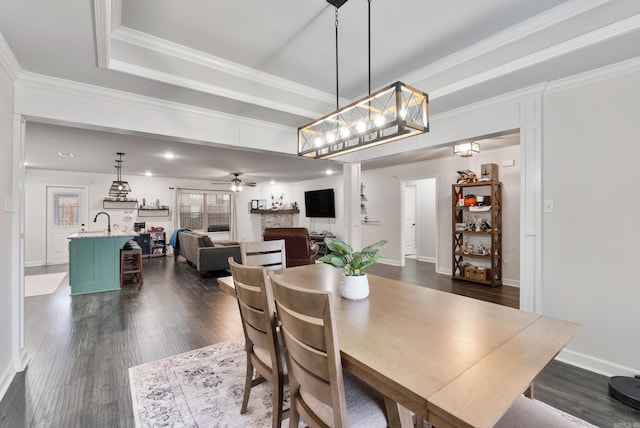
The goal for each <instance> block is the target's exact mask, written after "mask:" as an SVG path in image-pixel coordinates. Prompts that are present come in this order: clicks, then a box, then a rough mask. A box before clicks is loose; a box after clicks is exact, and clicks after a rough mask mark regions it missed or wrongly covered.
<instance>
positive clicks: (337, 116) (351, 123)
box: [298, 82, 429, 159]
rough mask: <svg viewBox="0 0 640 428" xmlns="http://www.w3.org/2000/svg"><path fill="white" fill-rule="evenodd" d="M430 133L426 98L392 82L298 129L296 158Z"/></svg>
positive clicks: (329, 154)
mask: <svg viewBox="0 0 640 428" xmlns="http://www.w3.org/2000/svg"><path fill="white" fill-rule="evenodd" d="M428 131H429V96H428V95H427V94H425V93H424V92H422V91H419V90H417V89H415V88H412V87H410V86H407V85H405V84H404V83H402V82H396V83H393V84H392V85H390V86H387V87H386V88H383V89H380V90H379V91H377V92H374V93H372V94H370V95H368V96H366V97H364V98H362V99H360V100H358V101H356V102H353V103H351V104H349V105H348V106H346V107H343V108H341V109H339V110H337V111H335V112H333V113H330V114H328V115H326V116H324V117H322V118H321V119H318V120H316V121H314V122H312V123H309V124H308V125H305V126H301V127H300V128H298V155H299V156H306V157H310V158H314V159H329V158H332V157H334V156H338V155H343V154H346V153H350V152H353V151H356V150H360V149H363V148H367V147H374V146H377V145H380V144H384V143H389V142H391V141H395V140H399V139H401V138H406V137H412V136H414V135H419V134H423V133H425V132H428Z"/></svg>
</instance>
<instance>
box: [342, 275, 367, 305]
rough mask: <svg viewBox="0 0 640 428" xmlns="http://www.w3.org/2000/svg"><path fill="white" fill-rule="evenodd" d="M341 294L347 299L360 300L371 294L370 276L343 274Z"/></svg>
mask: <svg viewBox="0 0 640 428" xmlns="http://www.w3.org/2000/svg"><path fill="white" fill-rule="evenodd" d="M340 295H341V296H342V297H344V298H345V299H350V300H360V299H364V298H366V297H367V296H368V295H369V278H368V277H367V275H366V274H365V275H361V276H346V275H344V274H343V275H342V283H341V284H340Z"/></svg>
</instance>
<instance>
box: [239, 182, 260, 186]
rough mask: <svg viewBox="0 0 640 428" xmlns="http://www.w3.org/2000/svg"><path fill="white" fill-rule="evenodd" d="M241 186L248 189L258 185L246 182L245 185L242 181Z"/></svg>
mask: <svg viewBox="0 0 640 428" xmlns="http://www.w3.org/2000/svg"><path fill="white" fill-rule="evenodd" d="M242 185H243V186H248V187H256V186H257V185H258V183H254V182H248V183H245V182H244V181H243V182H242Z"/></svg>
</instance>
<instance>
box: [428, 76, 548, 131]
mask: <svg viewBox="0 0 640 428" xmlns="http://www.w3.org/2000/svg"><path fill="white" fill-rule="evenodd" d="M546 87H547V83H538V84H537V85H533V86H529V87H526V88H522V89H518V90H516V91H511V92H508V93H506V94H502V95H498V96H497V97H493V98H489V99H486V100H482V101H478V102H477V103H473V104H468V105H466V106H463V107H460V108H457V109H454V110H449V111H445V112H443V113H439V114H436V115H433V116H432V117H431V118H430V119H429V122H433V121H434V120H435V121H436V122H438V123H447V122H452V121H456V120H460V119H461V118H465V117H468V116H471V115H474V114H476V113H478V112H485V111H487V110H492V109H494V108H501V107H504V106H505V105H509V104H514V103H519V102H521V101H522V100H523V99H525V98H531V97H536V96H539V95H543V94H544V92H545V88H546Z"/></svg>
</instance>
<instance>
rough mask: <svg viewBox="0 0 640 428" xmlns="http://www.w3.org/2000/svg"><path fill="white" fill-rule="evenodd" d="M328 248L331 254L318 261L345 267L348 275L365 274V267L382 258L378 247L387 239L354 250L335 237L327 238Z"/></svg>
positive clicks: (345, 272)
mask: <svg viewBox="0 0 640 428" xmlns="http://www.w3.org/2000/svg"><path fill="white" fill-rule="evenodd" d="M324 242H325V244H326V245H327V248H329V250H331V253H330V254H327V255H326V256H323V257H320V258H319V259H318V261H320V262H323V263H329V264H331V265H333V266H335V267H339V268H343V269H344V274H345V275H347V276H361V275H364V272H363V269H364V268H366V267H367V266H371V265H372V264H374V263H375V262H377V261H378V259H379V258H380V254H379V253H378V249H377V248H376V247H381V246H383V245H384V244H386V243H387V242H388V241H387V240H382V241H378V242H376V243H375V244H371V245H369V246H367V247H365V248H363V249H362V251H356V252H354V251H353V248H351V247H350V246H349V245H348V244H346V243H344V242H342V241H340V240H339V239H335V238H326V239H325V240H324Z"/></svg>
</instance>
